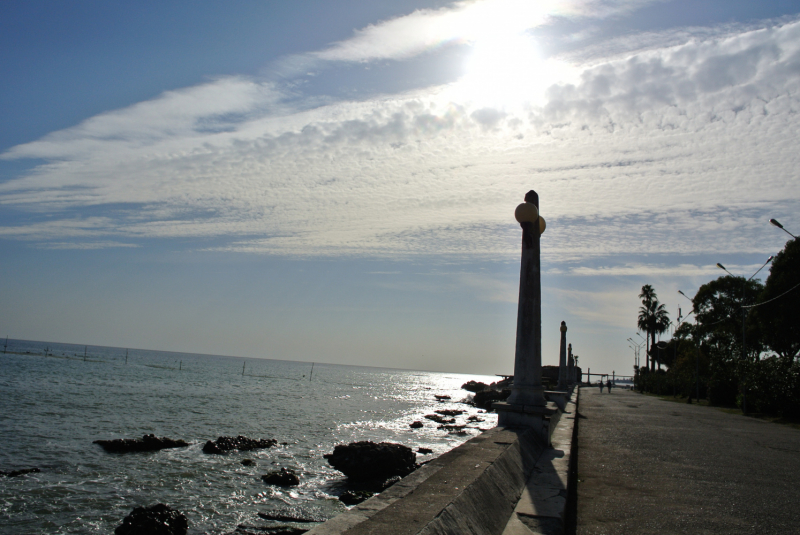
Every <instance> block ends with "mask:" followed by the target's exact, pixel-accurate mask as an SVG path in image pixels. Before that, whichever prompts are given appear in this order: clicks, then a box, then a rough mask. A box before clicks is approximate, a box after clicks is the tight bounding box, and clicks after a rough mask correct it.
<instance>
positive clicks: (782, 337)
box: [753, 239, 800, 363]
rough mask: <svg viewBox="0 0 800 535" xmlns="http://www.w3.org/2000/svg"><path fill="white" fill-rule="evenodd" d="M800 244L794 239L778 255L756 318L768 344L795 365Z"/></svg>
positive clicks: (799, 336)
mask: <svg viewBox="0 0 800 535" xmlns="http://www.w3.org/2000/svg"><path fill="white" fill-rule="evenodd" d="M799 284H800V241H798V240H796V239H794V240H790V241H789V242H788V243H787V244H786V247H784V248H783V250H782V251H781V252H780V253H778V254H777V255H775V258H774V259H773V261H772V266H770V269H769V277H767V282H766V284H765V285H764V291H763V292H761V295H759V297H758V302H759V303H764V304H763V305H760V306H757V307H756V308H755V310H754V312H755V313H754V315H753V316H754V317H755V318H756V321H757V322H758V324H759V326H760V327H761V331H762V334H763V337H764V342H765V344H766V345H767V347H769V348H770V349H771V350H772V351H774V352H775V353H777V354H778V355H779V356H780V357H781V358H782V359H784V360H786V361H788V362H789V363H791V362H792V361H794V359H796V358H797V357H798V356H800V287H797V285H799Z"/></svg>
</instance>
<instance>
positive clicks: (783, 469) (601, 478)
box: [577, 388, 800, 535]
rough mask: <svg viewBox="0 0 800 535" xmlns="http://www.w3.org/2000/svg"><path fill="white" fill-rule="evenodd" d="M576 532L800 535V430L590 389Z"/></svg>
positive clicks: (584, 394) (582, 411) (581, 430)
mask: <svg viewBox="0 0 800 535" xmlns="http://www.w3.org/2000/svg"><path fill="white" fill-rule="evenodd" d="M577 456H578V480H579V483H578V490H577V494H578V502H577V508H578V509H577V511H578V512H577V533H578V535H587V534H616V533H626V534H631V533H648V534H649V533H653V534H668V533H691V534H705V533H724V534H735V533H745V534H751V533H752V534H767V533H781V534H787V533H800V431H798V430H796V429H793V428H790V427H786V426H782V425H777V424H770V423H766V422H763V421H759V420H756V419H754V418H748V417H744V416H740V415H732V414H727V413H724V412H722V411H720V410H717V409H714V408H711V407H699V406H697V405H688V404H685V403H671V402H668V401H663V400H660V399H658V398H654V397H650V396H644V395H641V394H637V393H634V392H631V391H626V390H621V389H614V390H613V391H612V393H611V394H608V393H607V391H604V393H603V394H600V393H599V392H598V389H597V388H582V389H581V393H580V402H579V419H578V452H577Z"/></svg>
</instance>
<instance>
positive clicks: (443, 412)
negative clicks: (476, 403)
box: [433, 409, 464, 416]
mask: <svg viewBox="0 0 800 535" xmlns="http://www.w3.org/2000/svg"><path fill="white" fill-rule="evenodd" d="M433 412H435V413H436V414H441V415H442V416H458V415H459V414H464V411H460V410H458V409H442V410H438V411H433Z"/></svg>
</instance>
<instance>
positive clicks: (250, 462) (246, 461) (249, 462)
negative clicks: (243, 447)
mask: <svg viewBox="0 0 800 535" xmlns="http://www.w3.org/2000/svg"><path fill="white" fill-rule="evenodd" d="M255 465H256V462H255V461H254V460H253V459H242V466H255Z"/></svg>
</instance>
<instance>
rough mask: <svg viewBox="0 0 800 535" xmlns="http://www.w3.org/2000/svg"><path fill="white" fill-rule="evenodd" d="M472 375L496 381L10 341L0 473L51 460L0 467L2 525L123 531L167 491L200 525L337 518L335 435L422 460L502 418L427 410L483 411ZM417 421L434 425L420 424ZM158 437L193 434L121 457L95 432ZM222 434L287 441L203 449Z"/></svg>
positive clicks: (0, 363)
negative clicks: (279, 513)
mask: <svg viewBox="0 0 800 535" xmlns="http://www.w3.org/2000/svg"><path fill="white" fill-rule="evenodd" d="M3 344H4V341H0V349H3V347H2V345H3ZM45 355H46V356H45ZM126 355H127V356H126ZM126 360H127V363H126ZM243 368H244V370H243ZM243 372H244V373H243ZM470 379H475V380H478V381H484V382H491V381H492V380H494V379H495V378H493V377H487V376H475V375H461V374H453V373H433V372H419V371H409V370H395V369H383V368H368V367H356V366H339V365H331V364H314V365H313V376H312V364H311V363H304V362H288V361H277V360H266V359H243V358H235V357H220V356H209V355H196V354H185V353H170V352H161V351H145V350H133V349H131V350H126V349H120V348H111V347H96V346H88V347H85V346H76V345H71V344H57V343H44V342H30V341H22V340H9V341H8V347H7V348H6V352H5V353H4V354H0V470H6V471H8V470H15V469H21V468H29V467H37V468H39V469H40V470H41V472H39V473H32V474H27V475H23V476H20V477H16V478H6V477H0V533H3V534H29V533H53V534H61V533H65V534H66V533H103V534H107V533H113V531H114V528H115V527H116V526H118V525H119V524H120V523H121V521H122V519H123V518H124V517H125V516H126V515H127V514H129V513H130V511H131V510H132V509H133V508H134V507H137V506H140V505H152V504H155V503H166V504H167V505H169V506H171V507H173V508H175V509H177V510H179V511H181V512H183V513H184V514H185V515H186V516H187V517H188V519H189V532H190V533H193V534H199V533H208V534H223V533H229V532H231V531H233V530H234V529H235V528H236V526H237V525H239V524H245V525H250V526H265V525H269V522H266V521H264V520H261V519H260V518H259V517H258V512H269V511H273V510H276V509H281V508H287V507H295V508H300V509H303V510H308V511H312V512H315V513H317V514H320V515H322V516H325V517H330V516H333V515H335V514H337V513H338V512H340V511H343V510H344V509H345V507H344V506H343V505H342V504H341V503H340V502H339V501H338V499H337V496H338V495H339V494H341V492H342V491H343V490H344V488H345V479H344V476H343V475H342V474H341V473H340V472H338V471H336V470H334V469H332V468H331V467H330V466H329V465H328V463H327V461H326V460H325V459H324V458H323V455H324V454H326V453H330V452H331V451H333V448H334V446H335V445H337V444H343V443H348V442H353V441H358V440H372V441H376V442H382V441H389V442H397V443H401V444H405V445H407V446H409V447H412V448H413V449H414V450H415V451H416V450H417V449H418V448H419V447H424V448H430V449H432V450H433V451H434V453H433V454H429V455H420V454H418V455H417V460H418V461H425V460H428V459H430V458H433V457H435V456H436V455H440V454H442V453H444V452H446V451H448V450H450V449H452V448H453V447H455V446H457V445H459V444H460V443H462V442H464V441H465V440H467V439H469V438H470V437H472V436H475V435H476V434H478V433H480V432H481V430H485V429H488V428H491V427H494V426H495V425H496V424H497V416H496V415H494V414H480V417H481V418H484V419H485V421H483V422H481V423H478V424H471V425H472V426H473V427H472V428H468V429H466V430H465V431H466V434H453V433H451V432H448V431H447V430H440V429H438V428H437V427H438V426H437V424H435V423H434V422H431V421H429V420H426V419H424V415H426V414H430V413H432V412H433V411H434V410H437V409H446V408H447V409H450V408H457V409H462V410H466V411H467V412H466V413H465V414H463V415H462V416H459V417H458V418H457V423H459V424H463V423H466V418H467V417H468V416H470V415H473V414H477V413H478V410H477V409H475V408H473V407H469V406H467V405H464V404H461V403H458V402H459V401H460V400H462V399H463V398H465V397H466V396H467V394H468V392H466V391H464V390H461V389H460V386H461V384H463V383H464V382H466V381H468V380H470ZM435 395H449V396H451V398H452V400H451V401H447V402H443V403H442V402H438V401H437V400H436V399H435V397H434V396H435ZM414 420H421V421H423V422H424V423H425V427H424V428H422V429H417V430H412V429H410V428H409V423H411V422H413V421H414ZM149 433H154V434H156V435H157V436H166V437H170V438H174V439H184V440H186V441H187V442H189V443H190V446H189V447H188V448H179V449H171V450H162V451H160V452H156V453H128V454H110V453H106V452H105V451H104V450H103V449H102V448H100V446H98V445H96V444H93V441H94V440H98V439H115V438H137V437H141V436H142V435H144V434H149ZM222 435H232V436H236V435H245V436H248V437H251V438H275V439H277V440H278V442H280V443H281V445H279V446H276V447H273V448H270V449H266V450H258V451H251V452H238V453H232V454H227V455H207V454H204V453H203V452H202V451H201V450H202V447H203V444H204V443H205V441H206V440H214V439H216V438H217V437H219V436H222ZM246 458H247V459H252V460H254V461H255V466H249V467H248V466H243V465H242V464H241V461H242V460H243V459H246ZM280 467H287V468H292V469H294V470H296V471H297V472H298V474H299V476H300V480H301V483H300V485H299V486H298V487H292V488H281V487H274V486H269V485H266V484H264V483H263V482H262V481H261V476H262V475H263V474H265V473H267V472H268V471H270V470H275V469H278V468H280ZM305 527H309V526H305Z"/></svg>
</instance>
